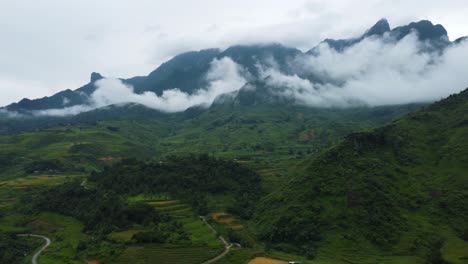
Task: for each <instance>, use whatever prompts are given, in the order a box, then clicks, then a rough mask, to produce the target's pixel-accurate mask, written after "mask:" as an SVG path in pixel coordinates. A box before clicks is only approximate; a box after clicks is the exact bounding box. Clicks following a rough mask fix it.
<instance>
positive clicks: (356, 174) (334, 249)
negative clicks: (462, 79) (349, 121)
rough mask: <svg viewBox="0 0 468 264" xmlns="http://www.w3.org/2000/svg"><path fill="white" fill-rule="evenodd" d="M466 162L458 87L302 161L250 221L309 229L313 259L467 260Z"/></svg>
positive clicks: (467, 129)
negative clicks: (317, 237) (315, 241)
mask: <svg viewBox="0 0 468 264" xmlns="http://www.w3.org/2000/svg"><path fill="white" fill-rule="evenodd" d="M467 172H468V91H465V92H463V93H461V94H459V95H456V96H451V97H450V98H448V99H445V100H443V101H441V102H438V103H436V104H433V105H431V106H428V107H425V108H424V109H422V110H420V111H417V112H415V113H412V114H410V115H408V116H406V117H404V118H402V119H400V120H398V121H395V122H393V123H391V124H389V125H387V126H384V127H382V128H378V129H375V130H372V131H369V132H362V133H357V134H352V135H350V136H348V137H347V138H346V140H344V141H343V142H342V143H340V144H338V145H337V146H335V147H332V148H330V149H328V150H327V151H325V152H324V153H322V154H321V155H318V156H316V157H315V158H314V157H312V158H311V159H310V160H308V161H306V162H304V163H302V164H301V165H300V166H299V167H298V168H297V169H296V173H297V176H296V177H295V178H294V179H293V180H292V181H291V182H290V183H289V185H288V186H287V187H285V188H284V189H283V191H282V193H281V194H277V193H275V194H271V195H270V196H269V197H267V198H266V199H265V201H264V203H263V205H262V207H261V210H260V211H259V218H258V226H259V228H260V230H263V231H264V235H266V237H268V236H269V235H272V234H273V233H274V231H272V230H271V226H277V227H278V228H279V229H281V228H286V226H282V225H281V221H284V219H285V218H286V219H288V218H289V219H292V220H291V221H294V224H293V223H292V222H290V224H288V227H291V226H293V225H295V226H296V228H298V230H296V231H297V232H300V230H301V229H304V228H311V229H309V230H315V231H311V232H316V233H317V234H320V235H321V236H322V239H321V240H320V242H318V244H316V245H315V247H316V248H317V249H316V253H317V258H316V259H317V261H324V260H325V261H328V263H376V262H379V263H423V262H424V261H425V260H427V259H430V258H434V256H433V255H434V254H438V253H439V251H440V252H441V254H442V256H443V258H444V259H446V260H450V261H451V263H467V262H468V253H467V252H468V243H467V242H466V241H463V240H461V239H460V238H459V237H460V236H463V235H464V234H465V236H466V232H467V230H468V204H467V203H468V191H467V190H468V188H466V187H467V186H468V174H467ZM272 204H274V205H275V207H271V205H272ZM278 205H279V206H278ZM297 210H299V211H297ZM312 211H314V212H315V213H312V214H307V212H312ZM262 228H264V229H262ZM292 228H293V231H292V233H293V234H294V233H295V232H296V231H294V227H292ZM283 235H284V234H283ZM283 239H284V240H287V241H296V243H297V244H303V243H305V242H304V241H300V239H298V238H297V237H296V238H295V237H294V235H291V236H289V237H288V235H284V236H283ZM439 240H440V241H442V242H441V243H442V245H437V242H436V241H439Z"/></svg>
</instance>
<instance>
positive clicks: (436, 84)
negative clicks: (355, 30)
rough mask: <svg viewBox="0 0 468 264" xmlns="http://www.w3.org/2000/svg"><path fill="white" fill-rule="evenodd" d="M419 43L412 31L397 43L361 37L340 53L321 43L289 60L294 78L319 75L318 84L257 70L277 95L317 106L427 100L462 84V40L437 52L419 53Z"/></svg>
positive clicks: (465, 82) (467, 78) (466, 46)
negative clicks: (313, 50)
mask: <svg viewBox="0 0 468 264" xmlns="http://www.w3.org/2000/svg"><path fill="white" fill-rule="evenodd" d="M425 45H426V44H425V43H421V42H419V41H418V40H417V37H416V36H415V35H409V36H407V37H406V38H404V39H403V40H402V41H400V42H397V43H390V42H388V41H385V40H382V39H375V38H374V39H372V38H371V39H366V40H364V41H362V42H361V43H358V44H356V45H355V46H353V47H350V48H349V49H347V50H345V51H344V52H343V53H339V52H336V51H335V50H333V49H330V48H329V47H328V45H326V44H324V45H321V46H320V48H319V50H320V55H318V56H312V55H311V56H300V57H298V58H296V60H295V61H294V63H293V66H294V67H295V68H297V69H300V74H299V75H300V76H319V78H320V79H321V80H322V81H320V82H315V83H314V82H312V81H310V80H308V79H305V78H300V77H299V76H298V75H284V74H281V73H280V72H279V71H277V70H275V69H274V68H270V69H266V70H264V73H263V74H264V76H269V78H268V79H267V83H268V84H269V85H270V86H273V87H277V88H282V89H278V90H277V93H278V94H280V95H283V96H285V97H289V98H293V99H295V100H296V102H297V103H299V104H304V105H310V106H318V107H347V106H353V105H369V106H378V105H392V104H405V103H413V102H431V101H435V100H438V99H441V98H443V97H446V96H448V95H450V94H453V93H457V92H460V91H462V90H464V89H465V88H466V87H468V74H467V69H468V42H467V41H465V42H463V43H461V44H459V45H456V46H452V47H450V48H448V49H446V50H445V51H444V53H443V54H438V53H425V52H421V48H423V47H424V46H425ZM312 79H313V78H312ZM323 80H326V81H323ZM285 87H287V89H284V88H285Z"/></svg>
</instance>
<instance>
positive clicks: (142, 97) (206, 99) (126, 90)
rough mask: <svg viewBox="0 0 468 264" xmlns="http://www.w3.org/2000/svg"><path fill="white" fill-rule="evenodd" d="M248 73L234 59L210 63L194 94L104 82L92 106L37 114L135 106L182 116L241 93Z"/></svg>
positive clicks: (96, 92)
mask: <svg viewBox="0 0 468 264" xmlns="http://www.w3.org/2000/svg"><path fill="white" fill-rule="evenodd" d="M246 76H248V74H247V73H246V71H245V70H244V69H243V68H242V67H241V66H240V65H238V64H237V63H235V62H234V61H233V60H232V59H230V58H227V57H224V58H221V59H215V60H213V61H212V62H211V67H210V70H209V71H208V73H207V75H206V80H207V81H208V83H209V84H208V86H207V87H204V88H201V89H198V90H196V92H194V93H192V94H188V93H185V92H182V91H181V90H179V89H177V88H174V89H169V90H165V91H164V92H163V93H162V95H161V96H158V95H157V94H155V93H153V92H144V93H142V94H137V93H135V92H134V91H133V87H132V86H130V85H127V84H124V83H123V82H122V81H121V80H119V79H101V80H99V81H97V82H96V86H97V89H96V91H95V92H94V93H93V94H92V95H91V97H90V100H89V104H87V105H77V106H72V107H67V108H65V109H50V110H43V111H37V112H35V115H54V116H64V115H75V114H78V113H81V112H86V111H90V110H93V109H96V108H100V107H104V106H108V105H122V104H128V103H136V104H141V105H144V106H146V107H148V108H152V109H156V110H159V111H162V112H168V113H171V112H180V111H184V110H186V109H188V108H190V107H193V106H202V107H209V106H210V105H211V104H212V103H213V101H214V100H215V99H216V97H217V96H219V95H221V94H226V93H230V92H233V91H236V90H238V89H239V88H240V87H242V86H243V85H244V84H245V83H246V82H247V80H246Z"/></svg>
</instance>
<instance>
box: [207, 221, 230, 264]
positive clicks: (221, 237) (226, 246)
mask: <svg viewBox="0 0 468 264" xmlns="http://www.w3.org/2000/svg"><path fill="white" fill-rule="evenodd" d="M200 219H201V220H202V221H203V222H204V223H205V225H207V226H208V227H209V228H210V229H211V231H212V232H213V233H214V234H218V232H216V230H215V229H214V228H213V227H212V226H211V225H210V224H209V223H208V222H207V221H206V218H205V217H204V216H200ZM218 238H219V240H221V242H223V244H224V251H223V252H222V253H221V254H219V255H218V256H216V257H214V258H212V259H210V260H207V261H205V262H203V263H202V264H210V263H213V262H216V261H218V260H220V259H222V258H223V257H224V256H226V255H227V254H228V253H229V250H231V247H232V244H228V242H227V241H226V239H224V237H223V236H219V237H218Z"/></svg>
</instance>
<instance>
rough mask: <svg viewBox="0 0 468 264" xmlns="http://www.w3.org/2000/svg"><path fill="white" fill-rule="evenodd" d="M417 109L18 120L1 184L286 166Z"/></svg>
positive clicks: (133, 112) (125, 111) (3, 139)
mask: <svg viewBox="0 0 468 264" xmlns="http://www.w3.org/2000/svg"><path fill="white" fill-rule="evenodd" d="M418 107H420V105H402V106H388V107H375V108H367V107H362V108H354V109H342V110H334V109H315V108H307V107H298V106H286V105H277V106H272V105H259V106H254V107H242V106H228V105H216V106H213V107H211V108H210V109H208V110H200V109H190V110H188V111H186V112H185V113H182V114H171V115H164V114H161V113H158V112H156V111H154V110H149V109H146V108H144V107H137V106H128V107H122V108H119V107H116V108H106V109H100V110H96V111H93V112H90V113H85V114H82V115H79V116H76V117H73V118H59V119H53V120H49V119H43V121H44V122H42V123H41V122H38V121H34V122H33V121H31V122H29V121H30V119H18V120H16V121H11V122H10V126H11V127H16V128H15V129H18V131H19V133H13V134H9V135H3V136H0V179H2V178H3V179H6V178H14V177H18V176H24V175H28V174H31V173H35V172H36V173H42V172H46V173H50V172H55V173H64V172H66V173H70V172H71V173H83V172H89V171H92V170H96V169H100V168H102V166H104V165H105V164H109V163H112V162H113V161H114V160H118V159H120V158H128V157H134V158H140V159H141V158H161V157H164V156H167V155H173V154H186V153H208V154H212V155H216V156H219V157H225V158H231V159H232V158H237V159H251V158H255V159H257V160H267V161H274V160H278V159H285V158H286V159H288V158H291V157H295V156H302V155H305V154H310V153H314V152H317V151H318V150H319V149H321V148H323V147H326V146H330V145H331V144H333V143H335V142H337V141H338V140H339V139H341V138H342V137H344V136H345V135H347V134H349V133H351V132H355V131H360V130H362V129H368V128H371V127H375V126H378V125H381V124H384V123H386V122H389V121H391V120H392V119H394V118H396V117H398V116H400V115H403V114H405V113H408V112H409V111H412V110H414V109H417V108H418ZM3 122H6V123H8V122H7V121H5V120H4V121H3ZM15 122H16V123H15ZM20 124H24V125H26V126H20ZM15 129H12V130H11V131H10V132H9V133H12V131H15ZM0 130H1V129H0Z"/></svg>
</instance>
